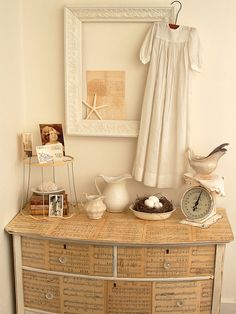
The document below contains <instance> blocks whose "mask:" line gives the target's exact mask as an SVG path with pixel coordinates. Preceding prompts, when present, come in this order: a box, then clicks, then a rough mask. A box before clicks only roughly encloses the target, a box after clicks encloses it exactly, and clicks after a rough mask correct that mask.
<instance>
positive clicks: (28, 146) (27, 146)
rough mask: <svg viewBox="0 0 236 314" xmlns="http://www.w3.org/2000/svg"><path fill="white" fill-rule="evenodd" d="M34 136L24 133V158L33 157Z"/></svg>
mask: <svg viewBox="0 0 236 314" xmlns="http://www.w3.org/2000/svg"><path fill="white" fill-rule="evenodd" d="M32 142H33V135H32V133H22V144H23V158H24V159H25V158H30V157H32V156H33V153H32V150H33V148H32V147H33V144H32Z"/></svg>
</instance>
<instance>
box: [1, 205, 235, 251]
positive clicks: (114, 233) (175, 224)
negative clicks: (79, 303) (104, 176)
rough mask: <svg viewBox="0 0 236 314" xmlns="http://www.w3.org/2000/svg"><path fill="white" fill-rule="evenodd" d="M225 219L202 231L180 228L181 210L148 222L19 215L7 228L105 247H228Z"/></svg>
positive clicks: (115, 216) (126, 217)
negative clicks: (162, 218) (192, 244)
mask: <svg viewBox="0 0 236 314" xmlns="http://www.w3.org/2000/svg"><path fill="white" fill-rule="evenodd" d="M217 212H219V213H221V214H222V216H223V218H222V219H220V220H218V222H217V223H215V224H213V225H211V226H210V227H209V228H206V229H201V228H197V227H192V226H189V225H183V224H180V223H179V221H180V220H181V219H183V218H184V217H183V215H182V213H181V211H180V210H179V209H177V210H176V211H175V212H174V213H173V214H172V216H171V217H170V218H168V219H166V220H161V221H148V220H141V219H138V218H136V217H135V216H134V215H133V214H132V213H131V212H130V211H128V210H127V211H125V212H123V213H108V212H106V213H105V215H104V216H103V218H102V219H98V220H91V219H88V218H87V216H86V214H85V213H79V214H75V215H74V216H72V217H70V218H68V219H62V218H48V217H47V219H45V220H42V219H41V220H38V219H34V218H32V217H31V216H29V215H22V214H21V213H19V214H17V215H16V217H15V218H14V219H13V220H12V221H11V222H10V223H9V224H8V225H7V226H6V228H5V230H6V231H7V232H8V233H11V234H20V235H25V236H32V237H45V238H50V239H65V240H72V241H74V240H75V241H81V242H92V243H103V244H109V243H112V244H127V245H128V244H132V245H143V244H146V245H147V244H150V245H163V244H191V243H194V244H196V243H199V244H200V243H201V244H203V243H227V242H230V241H232V240H233V233H232V230H231V227H230V224H229V222H228V219H227V215H226V212H225V210H224V209H218V210H217Z"/></svg>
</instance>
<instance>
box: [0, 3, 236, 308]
mask: <svg viewBox="0 0 236 314" xmlns="http://www.w3.org/2000/svg"><path fill="white" fill-rule="evenodd" d="M21 1H22V12H23V51H24V61H23V63H22V64H23V66H24V85H25V94H24V97H25V98H24V101H25V102H24V104H25V118H26V120H25V124H24V130H25V131H28V132H32V133H33V134H34V144H40V139H39V130H38V124H39V123H60V122H62V123H64V72H63V71H64V66H63V7H64V6H66V5H90V4H95V5H96V4H97V5H109V4H112V5H124V6H125V5H126V6H127V5H137V4H139V5H143V6H146V5H169V4H170V1H148V2H147V1H144V0H143V1H141V0H135V1H131V0H129V1H118V0H117V1H115V0H110V1H108V0H107V1H99V0H94V1H72V0H70V1H67V0H40V1H38V0H21ZM5 2H6V3H11V2H12V3H13V1H5ZM15 2H16V3H17V4H18V2H17V1H15ZM182 3H183V10H182V11H181V14H180V16H179V23H181V24H186V25H192V26H196V27H197V28H198V30H199V33H200V37H201V41H202V47H203V59H204V70H203V73H202V74H197V75H196V74H194V75H193V79H192V84H191V88H190V90H191V95H190V102H191V127H192V137H191V138H192V147H193V148H194V150H195V151H197V152H198V153H202V154H206V153H208V152H209V150H211V149H212V148H214V147H215V146H216V145H218V144H220V143H223V142H229V143H230V147H229V152H228V154H227V155H226V156H224V157H223V158H222V160H221V162H220V165H219V168H218V173H219V174H222V175H224V177H225V189H226V197H225V198H223V199H221V200H219V205H222V206H224V207H226V208H227V212H228V216H229V218H230V220H231V223H232V226H233V229H234V232H235V231H236V213H235V210H234V193H235V188H236V186H235V185H236V183H235V182H236V181H235V180H234V177H233V175H234V173H235V162H234V156H236V149H235V147H236V143H235V134H236V124H235V114H236V109H235V108H236V107H235V104H234V95H233V90H234V88H235V86H234V82H235V75H236V74H235V71H234V68H235V66H236V61H235V59H234V56H235V55H236V42H235V41H236V39H235V36H234V31H235V29H236V20H235V17H234V14H235V11H236V2H235V0H228V1H221V0H208V1H204V0H188V1H187V0H185V1H182ZM17 10H18V7H17V8H14V10H13V13H12V12H9V16H8V17H5V18H10V17H11V14H14V12H15V11H17ZM17 12H18V11H17ZM3 16H4V14H3ZM13 21H14V19H13ZM8 34H9V36H10V34H11V32H10V29H9V30H8ZM14 34H15V35H14V36H16V37H14V38H15V40H16V44H17V49H19V46H18V30H17V31H16V32H14ZM10 48H11V47H10ZM15 57H16V56H15ZM12 67H13V65H12ZM13 72H14V71H13V68H10V70H9V73H12V74H13ZM17 75H19V73H18V72H17ZM17 77H18V76H17ZM11 79H12V78H11ZM16 80H17V78H16ZM12 86H13V90H14V94H12V93H11V94H10V97H11V99H12V100H15V101H14V103H15V104H14V110H13V112H14V113H13V114H12V115H13V116H12V115H11V116H9V117H7V118H8V119H6V120H8V121H10V120H11V121H12V120H13V123H14V125H15V124H16V129H18V127H19V124H18V122H16V121H15V119H16V117H17V115H19V114H20V112H19V106H18V101H17V100H18V98H19V97H17V95H18V93H19V89H18V86H17V84H16V82H15V81H14V84H13V85H12V84H10V83H9V84H8V86H7V89H6V92H5V93H6V95H7V94H8V93H7V92H10V90H11V87H12ZM15 90H16V91H17V92H16V93H15ZM8 101H10V100H9V99H8ZM12 103H13V102H11V104H12ZM4 112H5V111H4ZM5 114H6V115H7V113H5ZM5 124H6V130H7V132H8V133H9V136H8V137H7V143H8V141H9V138H10V137H11V140H12V141H13V142H14V143H16V142H15V136H16V132H15V130H14V131H12V129H11V128H10V127H9V125H8V123H5ZM5 124H4V126H5ZM1 127H3V126H2V125H1ZM65 144H66V151H67V153H68V154H70V155H73V156H74V157H75V174H76V186H77V189H78V192H79V195H81V194H82V192H85V191H86V192H89V193H94V192H95V188H94V185H93V178H94V176H95V175H96V174H98V173H104V174H107V175H116V174H121V173H124V172H130V171H131V168H132V162H133V158H134V154H135V147H136V139H130V138H121V139H120V138H95V137H86V138H83V137H71V136H65ZM16 151H17V148H16V145H13V144H11V146H10V147H9V154H10V159H9V161H8V163H7V165H8V172H9V175H8V176H6V177H8V178H9V180H8V182H9V184H10V185H11V189H10V188H9V190H8V194H11V193H13V194H14V193H16V195H19V194H18V189H17V187H16V183H15V181H14V180H13V178H14V177H13V172H14V167H15V165H16V164H17V161H16V158H15V157H14V155H13V154H15V153H16ZM12 165H13V166H12ZM17 169H18V168H17ZM4 171H5V172H6V170H4ZM129 190H130V196H131V199H134V198H135V197H136V195H137V194H139V195H141V194H142V193H147V192H149V191H153V189H148V188H144V186H143V185H142V184H140V183H135V182H130V183H129ZM162 192H163V193H165V194H166V195H167V196H168V197H169V198H171V199H173V200H174V201H175V202H176V203H178V202H179V199H180V194H181V193H180V192H181V191H170V190H167V191H162ZM13 194H12V195H13ZM9 202H10V203H11V202H13V204H11V206H10V209H12V211H13V212H14V211H15V205H16V204H17V201H16V200H9V199H8V198H6V199H5V203H2V202H1V203H2V204H4V208H3V210H4V212H5V211H6V207H7V208H9V206H7V205H9ZM3 210H2V212H3ZM5 215H6V217H5V222H6V221H7V218H8V217H9V216H11V214H9V213H7V214H5ZM1 223H2V221H1ZM5 245H6V244H5ZM235 252H236V250H235V243H232V244H230V245H229V246H228V247H227V253H226V261H225V275H224V285H223V298H224V299H230V300H231V301H232V300H234V301H235V302H236V300H235V295H236V287H235V284H234V278H235V277H236V270H235V267H234V260H235V259H236V253H235ZM8 262H9V261H8V260H7V263H8ZM4 266H5V268H6V269H8V268H7V266H6V264H5V262H4ZM3 288H4V287H3V285H2V284H1V286H0V289H3ZM0 292H1V291H0ZM0 295H2V294H0ZM8 298H9V295H8ZM5 313H7V311H6V312H4V314H5ZM9 313H10V312H9Z"/></svg>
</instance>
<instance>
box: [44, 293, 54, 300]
mask: <svg viewBox="0 0 236 314" xmlns="http://www.w3.org/2000/svg"><path fill="white" fill-rule="evenodd" d="M45 297H46V299H48V300H52V299H53V298H54V295H53V293H52V292H47V293H46V295H45Z"/></svg>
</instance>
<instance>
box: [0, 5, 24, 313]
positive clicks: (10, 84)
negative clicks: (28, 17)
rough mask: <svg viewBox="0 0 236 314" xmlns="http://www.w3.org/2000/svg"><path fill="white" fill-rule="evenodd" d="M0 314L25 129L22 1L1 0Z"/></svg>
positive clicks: (9, 285)
mask: <svg viewBox="0 0 236 314" xmlns="http://www.w3.org/2000/svg"><path fill="white" fill-rule="evenodd" d="M0 38H1V43H0V60H1V66H0V68H1V70H0V110H1V113H0V121H1V123H0V133H1V156H0V173H1V179H0V191H1V203H0V204H1V205H0V217H1V219H0V230H1V232H0V247H1V258H0V269H1V280H0V313H2V314H13V313H14V312H15V310H14V286H13V271H12V269H13V267H12V246H11V239H10V237H9V235H8V234H7V233H5V232H4V227H5V225H6V224H7V223H8V222H9V221H10V220H11V219H12V218H13V216H14V215H15V214H16V213H17V212H18V210H19V206H20V195H21V183H22V178H21V175H22V167H21V163H20V161H19V141H18V134H19V133H20V132H22V130H23V108H22V100H21V99H22V79H21V67H22V60H21V18H20V1H19V0H7V1H2V0H1V1H0Z"/></svg>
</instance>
